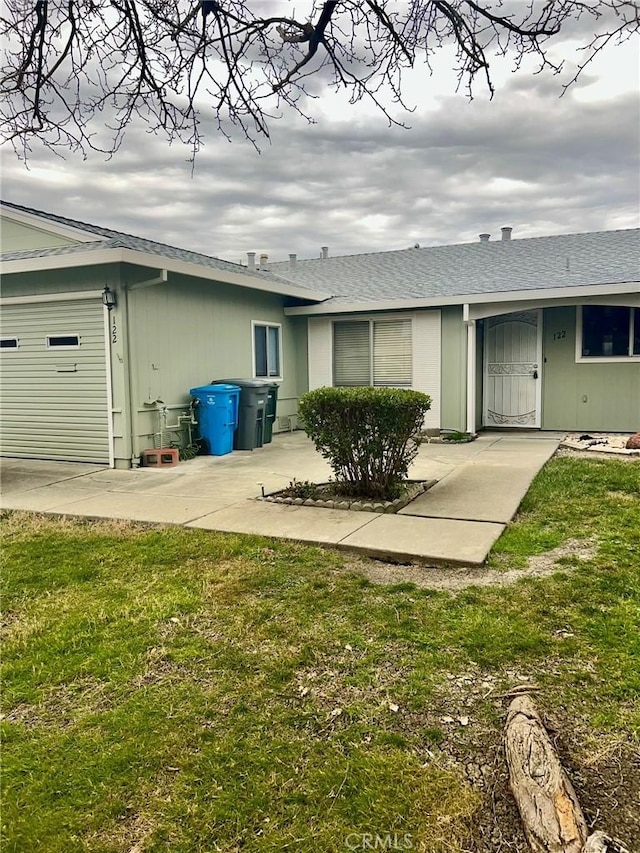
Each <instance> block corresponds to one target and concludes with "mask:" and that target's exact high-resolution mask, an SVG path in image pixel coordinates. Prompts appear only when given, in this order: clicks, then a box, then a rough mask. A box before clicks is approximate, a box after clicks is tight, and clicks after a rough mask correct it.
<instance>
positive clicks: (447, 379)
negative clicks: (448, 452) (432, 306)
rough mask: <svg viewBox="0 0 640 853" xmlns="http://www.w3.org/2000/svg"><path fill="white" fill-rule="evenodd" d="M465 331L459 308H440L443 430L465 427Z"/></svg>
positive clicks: (441, 419)
mask: <svg viewBox="0 0 640 853" xmlns="http://www.w3.org/2000/svg"><path fill="white" fill-rule="evenodd" d="M466 351H467V333H466V329H465V326H464V323H463V322H462V307H461V306H455V307H450V308H443V309H442V385H441V388H442V391H441V393H442V403H441V415H440V423H441V426H442V428H443V429H459V430H466V428H467V424H466V416H465V410H466V408H465V407H466V384H467V383H466V376H467V366H466V365H467V362H466Z"/></svg>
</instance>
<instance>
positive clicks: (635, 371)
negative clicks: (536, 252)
mask: <svg viewBox="0 0 640 853" xmlns="http://www.w3.org/2000/svg"><path fill="white" fill-rule="evenodd" d="M563 333H564V335H563ZM554 335H555V339H554ZM543 336H544V337H543V357H544V373H543V377H542V380H543V385H542V428H543V429H557V430H575V431H578V430H579V431H583V432H586V431H593V432H596V431H613V432H615V431H620V432H627V431H634V432H635V431H636V430H637V429H640V363H638V362H635V363H633V362H629V363H628V364H624V363H620V362H612V363H610V364H606V363H604V364H603V363H599V364H585V363H583V362H582V363H579V364H576V359H575V346H576V309H575V307H573V306H572V307H566V308H547V309H545V311H544V325H543Z"/></svg>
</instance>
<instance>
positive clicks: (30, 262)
mask: <svg viewBox="0 0 640 853" xmlns="http://www.w3.org/2000/svg"><path fill="white" fill-rule="evenodd" d="M0 213H1V217H2V271H3V285H2V298H1V299H0V306H1V321H2V331H1V336H0V337H1V339H0V344H1V350H2V352H1V370H2V373H1V381H0V413H1V418H2V421H1V426H2V453H3V454H5V455H9V456H18V457H20V456H22V457H40V458H50V459H67V460H73V461H87V462H89V461H90V462H99V463H100V462H101V463H106V464H110V465H112V466H115V467H130V466H131V465H137V464H138V463H139V459H140V454H141V453H142V451H143V450H144V449H146V448H148V447H153V446H157V445H158V441H159V437H160V433H161V431H162V430H164V429H165V428H167V427H169V426H175V425H176V424H184V423H185V419H186V420H188V417H187V413H188V406H189V400H190V396H189V389H190V388H192V387H194V386H196V385H201V384H204V383H207V382H209V381H211V380H212V379H223V378H228V377H259V378H265V380H267V381H269V382H275V383H277V384H278V385H279V401H278V419H277V421H276V429H278V428H288V427H289V426H290V425H291V424H292V423H294V422H295V420H294V416H295V413H296V410H297V401H298V399H299V397H300V395H301V394H302V393H304V392H305V391H306V390H308V389H309V388H315V387H319V386H322V385H358V384H375V385H391V386H399V387H410V388H416V389H418V390H422V391H426V392H427V393H429V394H430V395H431V396H432V398H433V405H432V409H431V411H430V412H429V413H428V414H427V418H426V421H425V427H426V428H427V429H430V430H433V431H437V430H439V429H442V428H450V429H458V430H467V431H470V432H475V431H476V430H478V429H480V428H482V427H496V426H500V427H508V428H513V429H521V428H523V427H526V428H541V429H557V430H567V431H568V430H585V431H586V430H594V431H595V430H607V431H627V430H633V431H635V430H637V429H638V426H639V425H640V272H639V267H640V263H639V258H640V244H639V240H638V238H639V236H640V231H638V230H626V231H610V232H597V233H590V234H571V235H562V236H556V237H539V238H531V239H522V240H518V239H511V229H506V228H505V229H503V231H502V235H501V239H499V240H493V241H492V240H490V238H489V236H488V235H481V238H480V240H479V242H477V243H467V244H462V245H452V246H436V247H428V248H423V249H421V248H419V247H415V248H411V249H406V250H400V251H391V252H376V253H371V254H361V255H352V256H346V257H329V255H328V251H327V250H323V252H322V257H320V258H317V259H312V260H298V259H296V257H295V256H293V255H291V256H290V258H289V261H287V262H283V263H278V264H272V265H271V266H269V265H268V264H267V263H266V261H265V260H263V259H261V261H260V264H259V265H256V264H255V256H254V255H253V254H250V255H249V259H248V263H247V265H246V266H245V265H241V264H233V263H230V262H227V261H223V260H220V259H217V258H212V257H209V256H207V255H202V254H199V253H196V252H190V251H186V250H182V249H176V248H174V247H170V246H166V245H163V244H161V243H156V242H154V241H151V240H145V239H141V238H138V237H133V236H131V235H127V234H123V233H121V232H117V231H113V230H111V229H106V228H100V227H97V226H94V225H88V224H86V223H81V222H76V221H73V220H70V219H67V218H64V217H60V216H56V215H52V214H48V213H43V212H41V211H37V210H33V209H30V208H26V207H22V206H20V205H16V204H11V203H8V202H7V203H3V204H2V209H1V211H0Z"/></svg>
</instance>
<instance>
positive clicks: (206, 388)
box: [189, 382, 240, 397]
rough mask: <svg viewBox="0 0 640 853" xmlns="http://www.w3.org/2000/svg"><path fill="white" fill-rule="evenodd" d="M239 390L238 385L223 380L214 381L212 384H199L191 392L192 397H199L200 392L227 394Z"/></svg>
mask: <svg viewBox="0 0 640 853" xmlns="http://www.w3.org/2000/svg"><path fill="white" fill-rule="evenodd" d="M239 390H240V388H239V387H238V386H237V385H231V384H229V383H223V382H216V383H213V382H212V383H211V385H199V386H198V387H197V388H191V390H190V391H189V393H190V394H191V396H192V397H197V396H199V395H200V394H227V393H229V392H230V391H239Z"/></svg>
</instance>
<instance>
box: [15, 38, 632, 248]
mask: <svg viewBox="0 0 640 853" xmlns="http://www.w3.org/2000/svg"><path fill="white" fill-rule="evenodd" d="M576 44H577V42H575V41H564V42H563V41H561V42H557V43H556V46H555V48H554V51H555V54H556V55H557V57H561V56H563V57H568V58H569V59H570V60H571V59H572V58H573V57H574V56H575V53H574V48H575V46H576ZM433 68H434V73H433V75H432V76H430V75H429V73H428V71H427V70H426V69H425V68H424V67H421V68H420V69H417V70H416V71H414V72H413V74H412V76H411V78H410V79H408V81H407V93H408V101H409V102H410V103H412V104H414V105H415V110H414V111H413V112H412V113H411V114H410V115H403V114H401V113H399V112H397V113H396V114H395V115H396V116H397V118H398V119H399V120H403V121H405V122H406V123H407V124H408V125H409V126H410V127H409V129H403V128H400V127H395V126H392V127H389V126H388V122H387V120H386V119H385V117H384V116H383V115H381V114H379V113H377V112H376V110H375V109H374V108H373V107H372V106H370V105H367V104H360V105H357V106H352V105H349V103H348V101H347V99H346V98H345V96H344V95H340V94H338V95H335V94H333V93H332V92H330V91H328V90H323V88H322V83H321V81H317V82H316V84H315V89H316V92H317V94H318V95H319V97H318V98H317V100H315V101H314V102H313V110H314V117H315V123H314V124H309V123H308V122H306V121H304V120H303V119H301V118H300V117H299V116H296V115H295V114H285V115H284V116H283V117H282V118H281V119H279V120H275V121H273V122H272V123H271V140H270V142H264V143H262V144H261V152H260V153H258V152H256V150H255V149H254V148H253V147H252V146H251V145H250V144H249V143H247V142H246V141H244V140H243V139H242V138H241V137H238V138H236V139H234V141H233V142H229V141H228V140H227V139H225V138H224V137H222V136H221V135H220V134H217V133H216V131H215V128H214V127H213V126H209V127H206V131H207V138H206V140H205V144H204V147H203V148H202V150H201V151H200V153H199V154H198V156H197V159H196V163H195V168H193V169H192V165H191V163H190V162H189V151H188V149H185V148H181V147H180V146H177V145H173V146H169V145H168V144H167V143H166V142H165V141H164V140H163V139H162V138H154V137H153V136H150V135H149V134H148V133H146V132H145V129H144V128H143V127H140V126H138V127H136V126H134V127H132V128H131V129H130V132H129V133H128V135H127V136H126V137H125V141H124V144H123V145H122V147H121V149H120V151H119V152H118V153H117V154H116V155H115V157H114V158H113V159H111V160H109V161H105V158H104V156H100V155H95V156H94V155H92V156H89V157H88V158H87V159H86V160H82V159H81V158H80V157H74V156H72V155H69V154H65V158H66V159H63V158H61V157H56V156H54V155H52V154H51V153H50V152H47V151H46V150H43V149H39V148H38V146H37V145H36V146H35V147H34V151H33V155H32V157H31V159H30V161H29V164H28V168H26V167H25V166H24V165H23V164H22V163H20V162H19V161H18V159H17V158H16V157H15V155H14V154H13V153H12V151H11V150H10V149H9V148H8V147H7V146H5V147H4V148H3V151H2V197H3V198H4V199H6V200H9V201H12V202H15V203H18V204H24V205H27V206H30V207H34V208H36V209H39V210H44V211H47V212H51V213H57V214H60V215H63V216H68V217H71V218H73V219H78V220H81V221H85V222H90V223H93V224H97V225H103V226H107V227H110V228H114V229H117V230H121V231H126V232H127V233H130V234H135V235H137V236H141V237H148V238H151V239H155V240H158V241H160V242H164V243H168V244H170V245H174V246H179V247H181V248H186V249H191V250H195V251H201V252H205V253H206V254H209V255H214V256H217V257H221V258H225V259H227V260H231V261H235V262H244V263H246V253H247V252H250V251H253V252H256V253H258V254H261V253H266V254H268V255H269V258H270V260H272V261H277V260H283V259H286V258H287V256H288V254H289V253H296V254H297V255H298V257H300V258H308V257H317V256H318V255H319V253H320V248H321V247H322V246H328V247H329V252H330V254H331V255H344V254H353V253H360V252H374V251H386V250H392V249H403V248H407V247H409V246H413V245H415V244H416V243H417V244H420V245H421V246H429V245H441V244H447V243H460V242H470V241H474V240H477V239H478V235H479V234H480V233H481V232H489V233H490V234H491V235H492V239H500V228H501V226H511V227H512V228H513V238H514V239H517V238H520V237H536V236H542V235H550V234H566V233H575V232H582V231H599V230H607V229H616V228H632V227H638V224H639V222H638V220H639V218H640V216H639V214H640V164H639V152H640V98H639V97H638V95H639V90H640V42H639V40H638V38H636V39H635V40H634V41H631V42H627V43H626V44H625V45H622V46H618V47H610V48H609V49H608V50H607V51H606V52H604V53H603V54H601V55H600V56H599V57H598V59H597V61H596V62H594V63H593V64H592V65H591V66H590V67H589V68H588V70H587V71H586V72H585V73H584V74H583V76H582V77H581V78H580V79H579V81H578V83H576V84H575V85H574V86H573V87H572V88H571V89H569V90H568V92H567V93H566V94H564V95H563V96H562V97H560V96H561V93H562V83H563V81H565V80H568V79H569V78H570V76H571V74H572V65H571V61H569V62H568V64H567V68H566V71H565V72H564V73H563V75H561V76H560V77H558V76H553V75H551V74H548V73H543V74H534V73H533V72H534V70H535V68H534V66H533V65H528V66H526V67H525V68H523V69H522V70H521V71H519V72H518V73H516V74H514V73H513V71H512V66H511V64H510V63H508V62H506V61H502V63H499V64H498V65H497V66H496V67H495V69H494V80H495V83H496V94H495V96H494V97H493V99H489V97H488V94H487V92H486V91H485V90H483V89H482V87H481V86H478V88H477V90H476V95H475V97H474V99H473V100H472V101H471V102H470V101H469V99H468V98H467V97H466V96H465V94H464V93H456V91H455V89H456V81H455V75H454V74H453V73H452V71H451V68H452V57H451V54H450V52H448V51H447V49H446V48H445V50H444V51H442V52H441V53H440V54H439V55H438V57H437V59H436V61H435V64H434V66H433Z"/></svg>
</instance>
